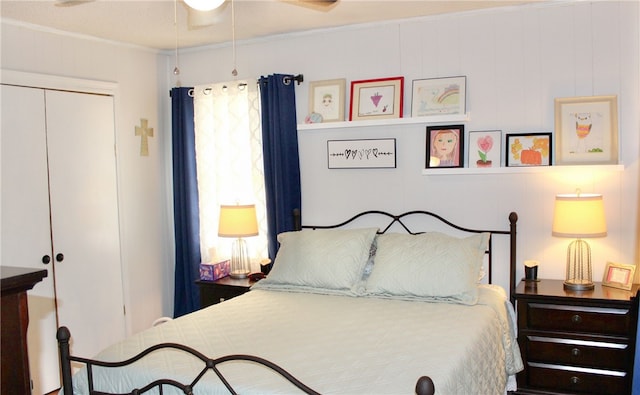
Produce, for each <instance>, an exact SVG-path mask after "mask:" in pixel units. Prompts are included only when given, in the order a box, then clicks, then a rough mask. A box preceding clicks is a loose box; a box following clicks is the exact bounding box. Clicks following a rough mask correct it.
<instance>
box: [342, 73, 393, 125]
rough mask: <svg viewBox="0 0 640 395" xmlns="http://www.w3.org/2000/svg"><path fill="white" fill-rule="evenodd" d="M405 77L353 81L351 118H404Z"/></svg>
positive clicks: (353, 119)
mask: <svg viewBox="0 0 640 395" xmlns="http://www.w3.org/2000/svg"><path fill="white" fill-rule="evenodd" d="M403 95H404V77H392V78H379V79H375V80H361V81H351V107H350V111H349V120H350V121H357V120H362V119H387V118H402V101H403Z"/></svg>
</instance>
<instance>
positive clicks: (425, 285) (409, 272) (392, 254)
mask: <svg viewBox="0 0 640 395" xmlns="http://www.w3.org/2000/svg"><path fill="white" fill-rule="evenodd" d="M488 240H489V233H479V234H477V235H473V236H470V237H466V238H457V237H453V236H449V235H446V234H443V233H438V232H433V233H423V234H419V235H407V234H397V233H390V234H384V235H380V236H379V237H378V239H377V251H376V257H375V263H374V265H373V270H372V272H371V274H370V275H369V278H368V279H367V282H366V284H365V294H367V295H377V296H385V297H399V298H405V299H416V298H420V299H424V298H426V299H432V300H443V301H450V302H456V303H462V304H475V303H476V302H477V300H478V290H477V286H478V284H477V281H478V276H479V273H480V268H481V266H482V263H483V257H484V253H485V251H486V248H487V243H488Z"/></svg>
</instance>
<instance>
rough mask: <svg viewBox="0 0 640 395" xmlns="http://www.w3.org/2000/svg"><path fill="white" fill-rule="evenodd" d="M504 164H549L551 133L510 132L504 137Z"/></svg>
mask: <svg viewBox="0 0 640 395" xmlns="http://www.w3.org/2000/svg"><path fill="white" fill-rule="evenodd" d="M506 146H507V147H506V148H507V149H506V151H505V152H506V155H505V157H506V161H505V162H506V165H507V167H516V166H551V152H553V151H552V140H551V133H512V134H507V137H506Z"/></svg>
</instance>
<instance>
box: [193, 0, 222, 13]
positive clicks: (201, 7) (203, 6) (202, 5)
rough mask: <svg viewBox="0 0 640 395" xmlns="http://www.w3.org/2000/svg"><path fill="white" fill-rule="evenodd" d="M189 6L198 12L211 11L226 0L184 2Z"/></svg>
mask: <svg viewBox="0 0 640 395" xmlns="http://www.w3.org/2000/svg"><path fill="white" fill-rule="evenodd" d="M184 2H185V3H187V5H188V6H189V7H191V8H193V9H195V10H198V11H211V10H213V9H215V8H218V7H220V6H221V5H222V3H224V0H184Z"/></svg>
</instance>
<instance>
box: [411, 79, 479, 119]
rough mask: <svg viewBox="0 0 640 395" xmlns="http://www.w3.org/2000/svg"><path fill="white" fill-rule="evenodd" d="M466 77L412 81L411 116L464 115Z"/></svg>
mask: <svg viewBox="0 0 640 395" xmlns="http://www.w3.org/2000/svg"><path fill="white" fill-rule="evenodd" d="M466 90H467V77H466V76H461V77H445V78H427V79H422V80H413V90H412V100H411V116H412V117H429V116H433V115H448V114H464V113H466V102H467V100H466Z"/></svg>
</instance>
